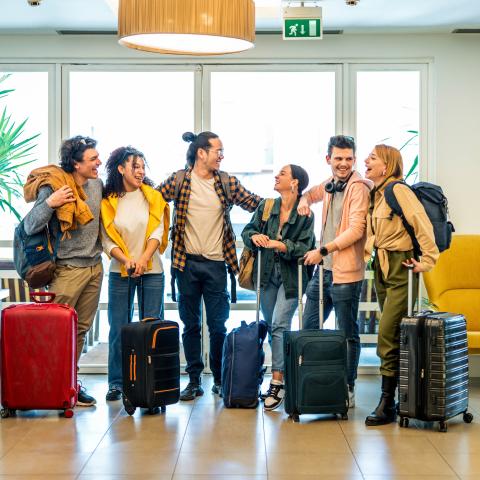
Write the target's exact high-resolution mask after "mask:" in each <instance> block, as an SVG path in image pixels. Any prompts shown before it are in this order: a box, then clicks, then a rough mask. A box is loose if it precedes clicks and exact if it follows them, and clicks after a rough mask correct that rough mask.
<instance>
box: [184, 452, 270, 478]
mask: <svg viewBox="0 0 480 480" xmlns="http://www.w3.org/2000/svg"><path fill="white" fill-rule="evenodd" d="M175 474H176V475H180V474H181V475H186V474H187V475H196V474H198V475H266V474H267V464H266V459H265V455H259V454H248V453H239V452H230V453H229V454H228V455H225V454H224V453H221V452H212V453H210V454H206V453H197V452H192V453H180V455H179V457H178V461H177V466H176V468H175Z"/></svg>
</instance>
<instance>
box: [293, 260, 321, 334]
mask: <svg viewBox="0 0 480 480" xmlns="http://www.w3.org/2000/svg"><path fill="white" fill-rule="evenodd" d="M303 262H304V259H303V258H299V259H298V322H299V326H298V327H299V329H300V330H302V329H303V281H302V280H303ZM318 288H319V292H318V293H319V296H318V310H319V312H318V313H319V317H320V321H319V328H320V330H323V323H324V317H323V261H322V262H320V264H319V265H318Z"/></svg>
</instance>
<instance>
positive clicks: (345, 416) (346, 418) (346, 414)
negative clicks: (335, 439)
mask: <svg viewBox="0 0 480 480" xmlns="http://www.w3.org/2000/svg"><path fill="white" fill-rule="evenodd" d="M340 418H341V419H342V420H348V413H342V414H341V416H340Z"/></svg>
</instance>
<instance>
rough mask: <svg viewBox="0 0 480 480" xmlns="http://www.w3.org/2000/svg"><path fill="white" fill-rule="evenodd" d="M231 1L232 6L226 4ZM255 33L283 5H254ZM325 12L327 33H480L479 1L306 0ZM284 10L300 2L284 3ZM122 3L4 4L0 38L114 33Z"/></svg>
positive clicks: (273, 24)
mask: <svg viewBox="0 0 480 480" xmlns="http://www.w3.org/2000/svg"><path fill="white" fill-rule="evenodd" d="M224 1H228V0H224ZM255 3H256V17H257V18H256V28H257V32H268V31H278V30H280V29H281V8H282V1H281V0H256V2H255ZM304 3H305V6H314V5H319V6H321V7H322V8H323V19H324V29H326V30H336V29H339V30H343V32H344V33H347V34H348V33H448V32H451V31H452V30H453V29H458V28H462V29H470V28H477V29H478V28H480V0H359V3H358V5H357V6H354V7H351V6H347V5H346V4H345V0H318V1H314V0H306V1H305V2H304ZM283 4H284V6H285V5H286V4H290V6H295V5H299V4H300V2H295V1H291V2H286V1H284V2H283ZM116 5H118V0H42V4H41V5H40V6H39V7H30V6H29V5H28V3H27V0H0V34H15V33H19V34H52V33H56V32H57V31H77V32H82V33H85V32H112V31H115V30H116V27H117V20H116V17H117V16H116Z"/></svg>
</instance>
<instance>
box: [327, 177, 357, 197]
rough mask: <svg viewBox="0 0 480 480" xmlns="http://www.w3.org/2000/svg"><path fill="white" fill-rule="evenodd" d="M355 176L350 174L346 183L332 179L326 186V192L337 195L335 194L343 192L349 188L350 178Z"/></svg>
mask: <svg viewBox="0 0 480 480" xmlns="http://www.w3.org/2000/svg"><path fill="white" fill-rule="evenodd" d="M352 175H353V172H352V173H350V175H349V176H348V178H347V179H346V180H344V181H342V180H338V181H337V182H336V181H335V180H334V179H333V178H332V180H330V181H329V182H328V183H326V184H325V191H326V192H327V193H331V194H332V195H335V192H343V191H344V190H345V188H346V187H347V183H348V181H349V180H350V177H351V176H352Z"/></svg>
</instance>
